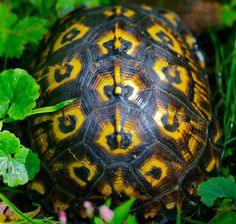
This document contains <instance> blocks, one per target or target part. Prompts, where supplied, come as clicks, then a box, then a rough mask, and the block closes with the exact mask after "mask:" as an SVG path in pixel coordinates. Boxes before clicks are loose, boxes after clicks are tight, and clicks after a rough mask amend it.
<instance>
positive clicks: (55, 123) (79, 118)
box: [50, 104, 86, 142]
mask: <svg viewBox="0 0 236 224" xmlns="http://www.w3.org/2000/svg"><path fill="white" fill-rule="evenodd" d="M70 116H73V117H74V118H75V127H74V129H73V130H72V131H70V132H68V133H63V132H62V131H61V130H60V128H59V127H60V119H61V118H64V122H65V123H64V125H70V122H71V121H70V119H69V117H70ZM85 118H86V117H85V115H84V114H83V112H82V110H81V107H80V106H79V105H74V104H73V105H72V106H70V107H65V108H64V109H63V111H58V112H56V113H55V114H53V115H51V118H50V120H51V121H52V124H51V125H52V129H51V131H52V135H53V137H54V138H55V139H56V141H57V142H60V141H62V140H65V139H67V138H71V137H72V136H73V135H76V134H78V132H79V130H80V128H81V126H82V124H83V122H84V121H85Z"/></svg>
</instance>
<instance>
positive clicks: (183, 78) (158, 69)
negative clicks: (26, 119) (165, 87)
mask: <svg viewBox="0 0 236 224" xmlns="http://www.w3.org/2000/svg"><path fill="white" fill-rule="evenodd" d="M165 68H166V72H167V73H168V74H169V75H170V76H172V77H173V78H174V77H175V76H176V72H179V79H180V82H179V83H176V82H171V81H169V80H168V79H167V77H166V76H167V74H165V73H164V72H163V70H164V69H165ZM153 70H154V71H155V73H156V75H157V76H158V77H159V79H160V80H161V81H163V82H165V83H169V84H170V85H171V86H172V87H173V88H174V89H176V90H177V91H178V92H181V93H182V94H183V95H185V96H186V97H188V95H187V94H188V88H189V85H190V81H189V76H188V72H187V70H186V69H185V68H184V67H182V66H178V65H172V64H169V62H168V61H166V59H165V58H158V59H157V60H156V62H155V64H154V66H153Z"/></svg>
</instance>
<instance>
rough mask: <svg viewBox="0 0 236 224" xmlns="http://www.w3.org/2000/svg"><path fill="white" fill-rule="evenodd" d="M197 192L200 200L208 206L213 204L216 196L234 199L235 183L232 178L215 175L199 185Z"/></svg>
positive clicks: (235, 195) (235, 192) (235, 198)
mask: <svg viewBox="0 0 236 224" xmlns="http://www.w3.org/2000/svg"><path fill="white" fill-rule="evenodd" d="M198 194H199V195H200V196H201V200H202V202H203V203H204V204H205V205H206V206H208V207H211V206H213V204H214V202H215V200H216V199H218V198H223V197H224V198H227V199H230V200H235V201H236V183H235V182H234V178H233V177H232V178H224V177H215V178H211V179H209V180H208V181H206V182H203V183H201V184H200V185H199V188H198Z"/></svg>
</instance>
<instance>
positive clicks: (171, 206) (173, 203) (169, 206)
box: [166, 202, 176, 210]
mask: <svg viewBox="0 0 236 224" xmlns="http://www.w3.org/2000/svg"><path fill="white" fill-rule="evenodd" d="M175 206H176V202H170V203H168V204H166V208H167V209H169V210H171V209H174V208H175Z"/></svg>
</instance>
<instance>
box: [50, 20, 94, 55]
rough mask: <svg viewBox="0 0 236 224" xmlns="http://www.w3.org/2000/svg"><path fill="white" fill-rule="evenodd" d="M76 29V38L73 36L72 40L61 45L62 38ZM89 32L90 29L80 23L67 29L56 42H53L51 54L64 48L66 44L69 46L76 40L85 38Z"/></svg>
mask: <svg viewBox="0 0 236 224" xmlns="http://www.w3.org/2000/svg"><path fill="white" fill-rule="evenodd" d="M73 29H76V30H77V31H78V32H79V33H78V34H77V36H75V37H74V38H73V39H72V40H70V41H66V42H65V43H62V40H63V37H64V36H65V35H66V34H67V33H68V32H70V31H71V30H73ZM89 30H90V28H89V27H88V26H86V25H84V24H82V23H75V24H73V25H71V26H70V27H68V28H67V29H66V30H65V31H64V32H62V33H61V35H60V36H59V38H58V39H57V41H56V42H55V44H54V46H53V52H55V51H57V50H59V49H60V48H63V47H65V46H66V45H67V44H70V43H72V42H74V41H76V40H79V39H81V38H82V37H84V36H85V34H86V33H87V32H88V31H89Z"/></svg>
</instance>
